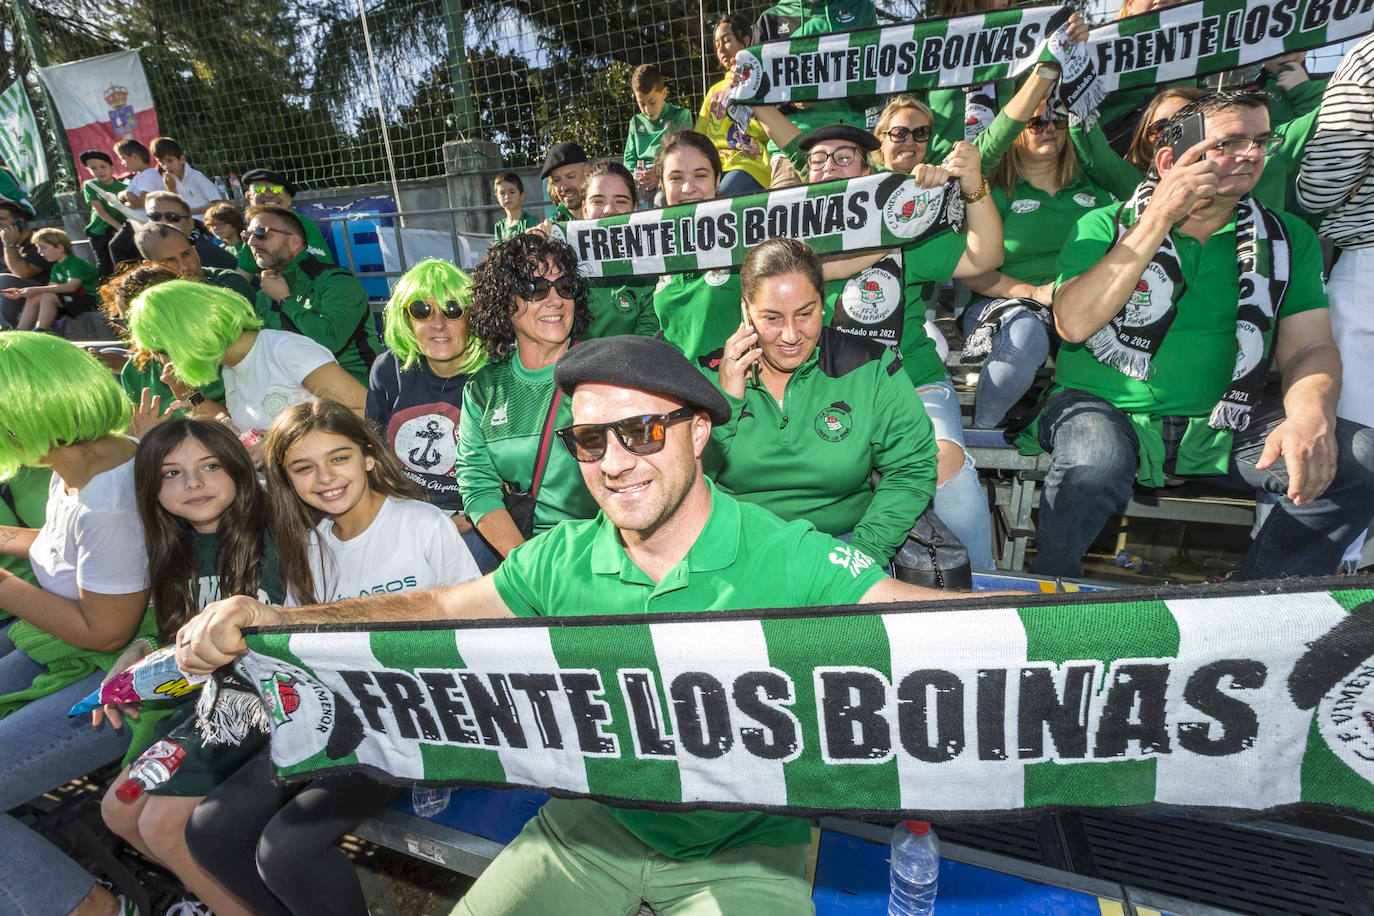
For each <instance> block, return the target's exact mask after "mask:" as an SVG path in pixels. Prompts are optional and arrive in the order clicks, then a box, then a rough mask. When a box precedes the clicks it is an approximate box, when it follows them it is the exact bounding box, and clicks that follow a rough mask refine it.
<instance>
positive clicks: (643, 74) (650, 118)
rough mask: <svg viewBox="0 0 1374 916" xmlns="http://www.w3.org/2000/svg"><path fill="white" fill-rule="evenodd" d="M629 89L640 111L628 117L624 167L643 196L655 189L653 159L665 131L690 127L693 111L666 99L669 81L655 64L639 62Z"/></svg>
mask: <svg viewBox="0 0 1374 916" xmlns="http://www.w3.org/2000/svg"><path fill="white" fill-rule="evenodd" d="M630 89H631V91H633V92H634V94H635V105H637V106H638V107H639V114H637V115H634V116H633V117H631V118H630V130H629V134H628V135H627V136H626V137H625V168H627V169H629V170H630V171H631V172H632V173H634V176H635V187H636V188H638V189H639V193H640V195H641V196H643V197H644V198H645V199H646V200H647V199H648V196H649V195H651V194H652V193H653V192H654V191H656V190H658V180H657V179H656V178H655V177H654V159H656V158H657V157H658V148H659V147H660V146H661V145H662V144H663V138H664V136H665V135H667V134H668V133H670V132H671V131H674V130H691V129H692V123H693V121H692V113H691V112H690V111H688V110H687V109H686V108H683V107H682V106H680V105H673V104H670V103H669V102H668V84H667V83H665V82H664V81H663V74H662V73H661V72H660V71H659V69H658V67H657V66H655V65H654V64H640V65H639V66H638V67H635V69H634V73H632V74H630Z"/></svg>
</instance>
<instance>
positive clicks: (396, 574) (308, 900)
mask: <svg viewBox="0 0 1374 916" xmlns="http://www.w3.org/2000/svg"><path fill="white" fill-rule="evenodd" d="M266 459H267V491H268V502H269V504H270V506H271V510H272V517H273V523H274V530H275V531H276V534H277V538H278V542H279V544H280V547H281V573H282V580H283V582H284V583H285V586H286V589H287V602H286V603H287V604H288V605H292V604H316V603H318V602H320V601H333V600H337V599H342V598H354V597H357V596H358V595H372V594H386V593H390V592H408V591H415V590H418V589H430V588H439V587H441V586H445V585H454V584H457V583H459V582H466V581H468V580H470V579H476V578H478V576H479V572H478V570H477V564H476V563H475V562H474V561H473V559H472V554H471V553H469V552H468V549H467V547H466V546H465V545H464V544H463V540H462V537H461V536H460V535H459V534H458V529H457V528H456V527H454V525H453V522H452V521H450V520H449V517H448V516H447V515H446V514H445V513H444V512H443V510H441V509H439V508H437V507H435V506H432V505H430V504H429V503H427V502H425V501H424V493H423V492H422V491H421V490H420V489H419V487H417V486H416V485H415V483H414V482H412V481H411V480H410V478H409V477H407V476H406V475H405V472H404V470H403V469H402V468H401V464H400V462H399V461H398V460H397V459H396V456H395V455H393V454H392V453H391V450H390V449H388V448H387V446H386V444H385V443H384V442H382V441H381V439H380V438H379V437H378V436H377V433H376V432H375V431H374V430H373V429H372V427H371V426H370V425H369V424H368V423H367V422H366V421H364V420H361V419H359V418H358V417H357V416H356V415H354V414H353V413H352V412H350V411H349V410H348V409H346V408H344V407H343V406H341V405H339V404H335V403H332V402H330V401H319V400H310V401H306V402H304V403H302V404H297V405H295V406H294V407H289V408H287V409H286V410H285V411H283V412H282V413H281V414H280V415H279V416H278V417H277V419H276V421H275V422H274V423H273V424H272V428H271V430H270V431H269V432H268V435H267V443H266ZM359 763H362V764H365V765H366V764H374V765H380V763H381V761H370V760H363V759H360V760H359ZM395 794H396V789H395V787H394V786H383V785H381V784H379V783H376V782H373V781H371V780H369V779H367V778H365V777H363V776H361V775H356V774H348V775H339V776H328V777H321V778H319V779H316V780H314V781H313V782H311V783H309V784H308V785H307V786H306V787H305V788H304V789H300V788H299V786H294V787H288V788H281V787H278V786H275V785H274V784H273V781H272V771H271V768H270V766H269V765H268V762H267V761H266V759H264V760H262V761H260V765H258V766H254V764H253V763H249V764H248V765H246V766H244V767H243V768H242V769H241V770H239V771H238V772H237V773H235V774H234V775H233V776H231V777H230V778H229V779H228V780H227V781H226V782H225V783H223V784H222V785H221V786H220V787H219V788H218V789H216V790H215V791H214V792H212V793H211V794H210V796H209V797H208V798H207V799H206V800H205V801H204V802H203V803H201V805H200V807H198V808H197V809H196V812H195V814H194V815H193V816H192V819H191V823H190V825H189V826H188V828H187V842H188V844H189V845H190V847H191V851H192V853H193V854H194V855H195V856H196V859H197V861H198V862H199V864H200V865H201V867H203V868H204V869H205V870H206V871H208V872H210V873H211V874H213V875H214V876H215V878H216V879H217V880H219V881H220V882H221V883H222V884H224V886H225V887H227V888H229V889H230V890H231V891H233V892H234V893H235V894H237V895H238V896H239V897H240V898H241V899H242V900H243V901H244V902H245V903H247V904H248V905H249V906H250V908H251V909H254V910H257V911H262V912H269V913H275V912H281V911H282V909H283V907H284V908H285V910H286V911H289V912H291V913H293V914H295V916H304V914H311V913H319V914H358V916H365V914H366V912H367V907H366V902H365V901H364V899H363V894H362V890H361V888H360V887H359V884H358V880H357V876H356V874H355V873H354V871H353V866H352V865H351V864H350V863H349V861H348V859H347V858H346V857H345V856H344V855H343V853H342V852H341V851H340V850H338V849H337V848H335V847H334V845H333V844H334V842H335V841H336V840H337V839H338V838H339V836H341V835H342V834H343V833H346V832H347V831H348V830H350V829H352V828H353V827H354V826H355V825H356V824H357V822H358V821H360V820H362V819H363V818H365V817H367V816H368V815H370V814H371V813H372V812H373V811H375V810H376V809H377V808H379V807H381V806H382V805H384V804H385V803H386V802H387V801H388V800H389V799H390V798H391V797H392V796H393V795H395Z"/></svg>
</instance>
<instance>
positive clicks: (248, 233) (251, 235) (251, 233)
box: [239, 226, 299, 242]
mask: <svg viewBox="0 0 1374 916" xmlns="http://www.w3.org/2000/svg"><path fill="white" fill-rule="evenodd" d="M273 232H275V233H277V234H278V235H299V233H295V232H291V231H289V230H287V229H274V228H273V227H271V226H254V227H253V228H252V229H245V230H243V231H242V232H240V233H239V238H241V239H243V240H244V241H245V242H246V241H248V240H249V239H257V240H258V241H259V242H261V241H262V240H263V239H265V238H267V237H268V236H269V235H271V234H272V233H273Z"/></svg>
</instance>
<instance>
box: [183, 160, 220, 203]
mask: <svg viewBox="0 0 1374 916" xmlns="http://www.w3.org/2000/svg"><path fill="white" fill-rule="evenodd" d="M176 184H177V193H178V194H180V195H181V196H182V198H183V199H184V200H185V201H186V203H187V205H189V206H190V208H191V209H192V210H194V209H196V208H197V207H204V206H205V205H207V204H208V203H210V201H212V200H219V188H217V187H215V183H214V182H213V181H211V180H210V179H208V178H206V177H205V174H204V173H203V172H200V171H197V170H196V169H193V168H191V167H190V166H189V165H188V166H186V174H185V175H184V176H183V177H181V178H179V179H177V183H176Z"/></svg>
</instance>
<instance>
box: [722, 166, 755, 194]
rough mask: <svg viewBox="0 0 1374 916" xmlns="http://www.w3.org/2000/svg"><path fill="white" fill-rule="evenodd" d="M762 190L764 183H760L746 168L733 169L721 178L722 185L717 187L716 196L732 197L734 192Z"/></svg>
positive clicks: (747, 192)
mask: <svg viewBox="0 0 1374 916" xmlns="http://www.w3.org/2000/svg"><path fill="white" fill-rule="evenodd" d="M762 190H763V185H761V184H759V183H758V181H757V180H756V179H755V178H754V176H753V175H750V174H749V173H748V172H746V171H745V170H744V169H731V170H730V171H728V172H726V173H725V176H724V177H723V178H721V180H720V187H719V188H717V189H716V196H717V197H730V196H731V195H734V194H749V193H751V192H753V191H762Z"/></svg>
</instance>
